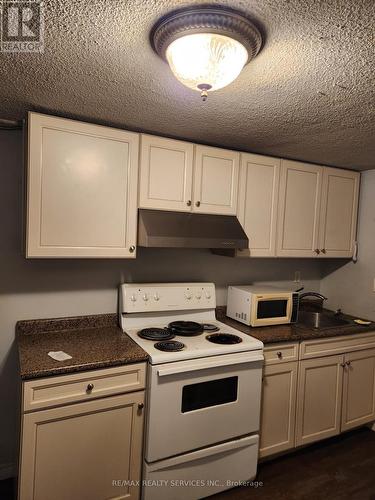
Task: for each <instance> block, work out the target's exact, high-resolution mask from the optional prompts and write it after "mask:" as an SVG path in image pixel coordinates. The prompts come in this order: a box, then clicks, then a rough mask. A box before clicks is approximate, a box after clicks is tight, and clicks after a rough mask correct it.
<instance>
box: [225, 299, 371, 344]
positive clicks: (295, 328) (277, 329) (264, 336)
mask: <svg viewBox="0 0 375 500" xmlns="http://www.w3.org/2000/svg"><path fill="white" fill-rule="evenodd" d="M327 312H328V311H327ZM329 312H331V311H329ZM341 317H342V318H344V319H347V320H348V321H349V324H347V325H343V326H336V327H330V328H323V329H319V330H318V329H314V328H308V327H306V326H303V325H300V324H298V323H297V324H293V325H291V324H288V325H275V326H262V327H255V328H254V327H251V326H247V325H244V324H243V323H239V322H238V321H235V320H234V319H231V318H228V317H227V316H226V307H218V308H217V309H216V318H217V320H218V321H221V322H222V323H225V324H226V325H228V326H231V327H233V328H237V330H239V331H240V332H243V333H247V334H248V335H251V336H252V337H255V338H256V339H258V340H261V341H262V342H263V344H271V343H274V342H294V341H295V342H299V341H300V340H313V339H318V338H327V337H338V336H340V335H353V334H359V333H366V332H371V331H375V322H372V323H371V324H370V325H358V324H356V323H354V322H353V320H354V319H356V318H355V317H354V316H349V315H347V314H343V315H342V316H341Z"/></svg>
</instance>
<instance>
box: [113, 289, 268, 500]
mask: <svg viewBox="0 0 375 500" xmlns="http://www.w3.org/2000/svg"><path fill="white" fill-rule="evenodd" d="M119 304H120V308H119V316H120V318H119V319H120V324H121V326H122V329H123V331H124V332H126V334H128V335H129V336H130V337H131V338H132V339H133V340H134V341H135V342H136V343H137V344H139V345H140V346H141V347H142V348H143V349H144V350H145V351H146V352H147V353H148V355H149V368H148V374H147V376H148V382H147V391H148V393H147V403H146V434H145V449H144V466H143V483H142V486H143V487H142V497H143V498H144V499H145V500H159V499H160V500H172V499H175V498H179V500H185V499H186V500H195V499H198V498H203V497H206V496H209V495H212V494H214V493H217V492H218V491H222V490H225V489H228V488H231V487H232V486H234V485H235V484H236V482H238V481H246V480H250V479H252V478H254V476H255V474H256V468H257V456H258V441H259V436H258V431H259V417H260V396H261V377H262V364H263V344H262V342H260V341H258V340H257V339H255V338H253V337H250V336H249V335H246V334H244V333H241V332H239V331H238V330H236V329H234V328H231V327H228V326H227V325H225V324H223V323H220V322H218V321H216V318H215V307H216V298H215V287H214V285H213V284H212V283H172V284H170V283H169V284H168V283H166V284H123V285H121V287H120V300H119Z"/></svg>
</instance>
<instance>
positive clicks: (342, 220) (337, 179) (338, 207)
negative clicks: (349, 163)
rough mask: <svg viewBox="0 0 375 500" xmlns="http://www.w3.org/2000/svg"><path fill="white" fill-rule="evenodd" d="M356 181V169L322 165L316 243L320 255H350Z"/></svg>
mask: <svg viewBox="0 0 375 500" xmlns="http://www.w3.org/2000/svg"><path fill="white" fill-rule="evenodd" d="M359 180H360V174H359V173H358V172H352V171H350V170H340V169H338V168H328V167H325V168H324V175H323V190H322V205H321V215H320V243H319V249H320V252H321V253H320V255H321V256H326V257H352V256H353V250H354V242H355V239H356V229H357V211H358V195H359Z"/></svg>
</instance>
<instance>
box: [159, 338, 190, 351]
mask: <svg viewBox="0 0 375 500" xmlns="http://www.w3.org/2000/svg"><path fill="white" fill-rule="evenodd" d="M154 347H155V349H159V351H168V352H176V351H182V349H183V348H184V347H185V344H183V343H182V342H177V341H176V340H169V341H165V342H164V341H163V342H156V344H154Z"/></svg>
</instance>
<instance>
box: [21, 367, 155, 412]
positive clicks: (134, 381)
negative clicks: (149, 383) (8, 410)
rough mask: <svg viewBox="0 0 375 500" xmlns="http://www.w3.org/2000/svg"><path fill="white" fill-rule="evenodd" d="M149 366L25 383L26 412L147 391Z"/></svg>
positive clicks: (78, 374) (114, 369) (119, 368)
mask: <svg viewBox="0 0 375 500" xmlns="http://www.w3.org/2000/svg"><path fill="white" fill-rule="evenodd" d="M145 378H146V364H145V363H137V364H133V365H126V366H120V367H116V368H108V369H103V370H94V371H89V372H82V373H76V374H72V375H60V376H55V377H49V378H44V379H36V380H30V381H27V382H24V383H23V411H24V412H26V411H32V410H39V409H41V408H48V407H51V406H59V405H62V404H67V403H74V402H77V401H88V400H90V399H95V398H98V397H102V396H110V395H114V394H120V393H125V392H131V391H137V390H140V389H144V387H145Z"/></svg>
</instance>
